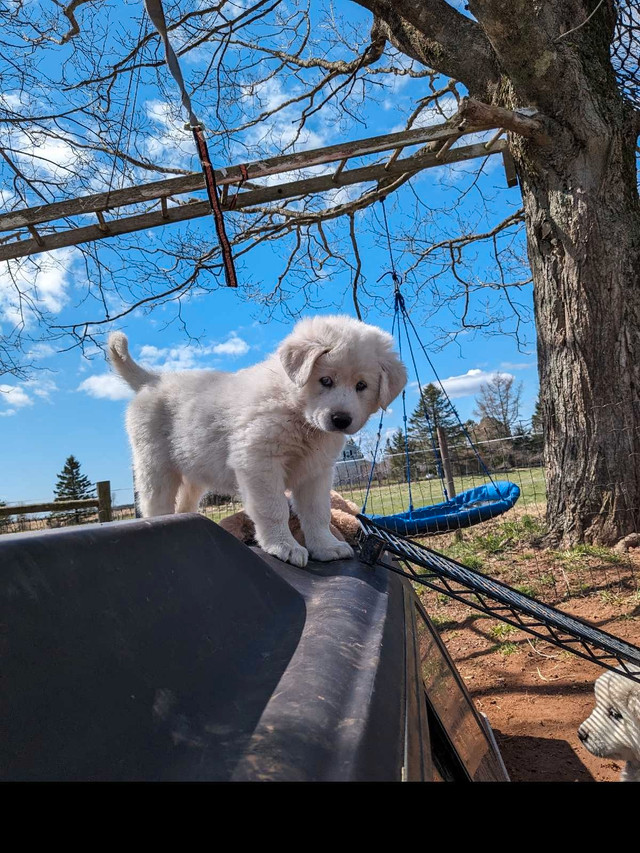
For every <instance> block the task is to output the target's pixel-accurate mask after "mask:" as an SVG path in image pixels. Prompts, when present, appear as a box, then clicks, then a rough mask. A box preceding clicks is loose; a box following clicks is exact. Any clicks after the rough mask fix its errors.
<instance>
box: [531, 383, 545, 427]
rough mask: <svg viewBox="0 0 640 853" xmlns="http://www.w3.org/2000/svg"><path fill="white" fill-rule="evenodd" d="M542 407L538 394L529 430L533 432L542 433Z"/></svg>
mask: <svg viewBox="0 0 640 853" xmlns="http://www.w3.org/2000/svg"><path fill="white" fill-rule="evenodd" d="M542 423H543V421H542V406H541V405H540V392H538V396H537V398H536V407H535V409H534V410H533V415H532V417H531V429H532V430H533V432H542Z"/></svg>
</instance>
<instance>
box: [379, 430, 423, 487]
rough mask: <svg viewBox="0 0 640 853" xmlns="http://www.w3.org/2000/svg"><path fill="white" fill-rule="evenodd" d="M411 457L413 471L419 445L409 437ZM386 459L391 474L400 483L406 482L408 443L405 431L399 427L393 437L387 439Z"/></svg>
mask: <svg viewBox="0 0 640 853" xmlns="http://www.w3.org/2000/svg"><path fill="white" fill-rule="evenodd" d="M408 445H409V459H410V460H411V470H412V471H413V463H414V460H415V455H416V449H417V445H416V442H415V441H414V440H413V439H412V438H411V437H409V440H408ZM384 455H385V461H386V462H387V464H388V466H389V474H390V476H391V477H392V478H393V479H394V480H396V481H397V482H399V483H404V482H406V479H407V443H405V439H404V431H403V430H402V429H400V428H398V429H397V430H396V431H395V432H394V433H393V435H392V436H391V438H388V439H387V444H386V446H385V449H384Z"/></svg>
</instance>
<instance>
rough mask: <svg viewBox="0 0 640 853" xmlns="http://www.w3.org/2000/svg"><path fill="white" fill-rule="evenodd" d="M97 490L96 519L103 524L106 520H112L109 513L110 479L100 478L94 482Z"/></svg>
mask: <svg viewBox="0 0 640 853" xmlns="http://www.w3.org/2000/svg"><path fill="white" fill-rule="evenodd" d="M96 489H97V492H98V521H99V522H100V523H101V524H104V523H105V522H106V521H112V520H113V516H112V513H111V481H110V480H102V481H101V482H99V483H96Z"/></svg>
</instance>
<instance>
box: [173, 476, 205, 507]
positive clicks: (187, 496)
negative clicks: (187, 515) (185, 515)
mask: <svg viewBox="0 0 640 853" xmlns="http://www.w3.org/2000/svg"><path fill="white" fill-rule="evenodd" d="M203 491H204V489H202V488H201V487H200V486H195V485H194V484H193V483H189V482H188V481H187V480H183V481H182V482H181V483H180V488H179V489H178V496H177V498H176V512H198V504H199V503H200V498H201V497H202V492H203Z"/></svg>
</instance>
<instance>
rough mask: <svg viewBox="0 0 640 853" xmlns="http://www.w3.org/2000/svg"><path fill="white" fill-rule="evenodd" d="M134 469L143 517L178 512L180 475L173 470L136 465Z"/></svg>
mask: <svg viewBox="0 0 640 853" xmlns="http://www.w3.org/2000/svg"><path fill="white" fill-rule="evenodd" d="M134 468H135V475H136V490H137V492H138V499H139V503H140V511H141V513H142V517H143V518H152V517H153V516H156V515H172V514H173V513H174V512H175V511H176V494H177V492H178V487H179V486H180V475H179V474H178V473H177V472H176V471H173V470H169V471H159V470H158V469H155V468H152V469H149V468H147V467H144V466H142V465H140V464H136V465H135V466H134Z"/></svg>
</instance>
